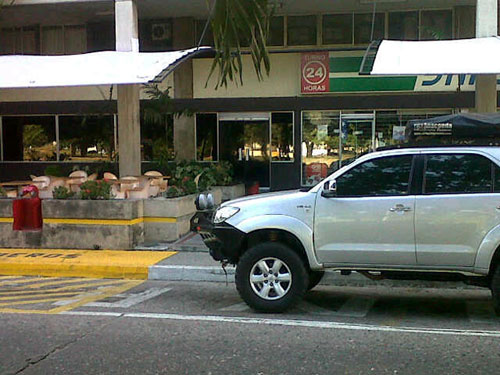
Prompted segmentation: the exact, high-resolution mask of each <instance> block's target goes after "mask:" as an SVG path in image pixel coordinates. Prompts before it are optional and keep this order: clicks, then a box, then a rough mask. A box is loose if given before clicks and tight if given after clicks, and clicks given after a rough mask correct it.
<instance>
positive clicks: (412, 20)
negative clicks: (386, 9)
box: [389, 12, 418, 40]
mask: <svg viewBox="0 0 500 375" xmlns="http://www.w3.org/2000/svg"><path fill="white" fill-rule="evenodd" d="M389 39H395V40H418V12H392V13H389Z"/></svg>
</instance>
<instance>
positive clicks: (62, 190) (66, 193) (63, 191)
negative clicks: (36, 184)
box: [52, 186, 75, 199]
mask: <svg viewBox="0 0 500 375" xmlns="http://www.w3.org/2000/svg"><path fill="white" fill-rule="evenodd" d="M74 195H75V193H74V192H72V191H71V190H69V189H68V188H67V187H66V186H57V187H55V188H54V191H53V192H52V196H53V197H54V199H68V198H71V197H73V196H74Z"/></svg>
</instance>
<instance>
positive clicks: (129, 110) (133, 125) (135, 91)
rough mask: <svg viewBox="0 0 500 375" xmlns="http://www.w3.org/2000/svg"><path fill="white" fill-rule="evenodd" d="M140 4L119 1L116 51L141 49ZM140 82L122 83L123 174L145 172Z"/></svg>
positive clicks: (119, 90)
mask: <svg viewBox="0 0 500 375" xmlns="http://www.w3.org/2000/svg"><path fill="white" fill-rule="evenodd" d="M138 22H139V21H138V16H137V6H136V3H135V1H134V0H115V27H116V30H115V32H116V50H117V51H121V52H139V31H138V30H139V29H138ZM139 94H140V87H139V85H118V87H117V97H118V158H119V167H120V176H121V177H123V176H130V175H133V176H138V175H140V174H141V117H140V97H139Z"/></svg>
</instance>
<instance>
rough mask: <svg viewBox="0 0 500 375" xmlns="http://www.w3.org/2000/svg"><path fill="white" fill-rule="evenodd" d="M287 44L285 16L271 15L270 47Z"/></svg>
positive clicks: (268, 39)
mask: <svg viewBox="0 0 500 375" xmlns="http://www.w3.org/2000/svg"><path fill="white" fill-rule="evenodd" d="M284 44H285V17H283V16H281V17H271V20H270V21H269V35H268V37H267V45H268V46H270V47H276V46H283V45H284Z"/></svg>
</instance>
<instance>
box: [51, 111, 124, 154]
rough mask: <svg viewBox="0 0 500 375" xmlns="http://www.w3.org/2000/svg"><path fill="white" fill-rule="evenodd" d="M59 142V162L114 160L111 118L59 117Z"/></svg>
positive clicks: (109, 116) (91, 116)
mask: <svg viewBox="0 0 500 375" xmlns="http://www.w3.org/2000/svg"><path fill="white" fill-rule="evenodd" d="M59 142H60V156H59V158H60V160H61V161H62V160H72V161H85V162H89V161H110V160H114V159H115V157H116V152H115V137H114V120H113V116H112V115H102V116H93V115H88V116H60V117H59Z"/></svg>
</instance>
